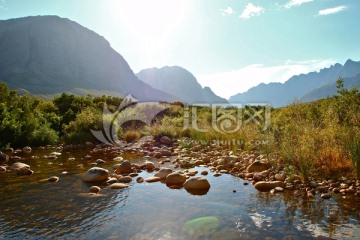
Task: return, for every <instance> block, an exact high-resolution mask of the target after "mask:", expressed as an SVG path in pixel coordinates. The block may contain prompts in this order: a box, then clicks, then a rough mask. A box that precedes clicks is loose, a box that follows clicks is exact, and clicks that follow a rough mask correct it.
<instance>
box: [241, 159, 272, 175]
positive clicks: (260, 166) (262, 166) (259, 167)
mask: <svg viewBox="0 0 360 240" xmlns="http://www.w3.org/2000/svg"><path fill="white" fill-rule="evenodd" d="M269 168H270V165H269V164H266V163H263V162H261V161H255V162H253V163H252V164H250V165H249V166H248V168H247V171H248V172H249V173H251V172H262V171H265V170H268V169H269Z"/></svg>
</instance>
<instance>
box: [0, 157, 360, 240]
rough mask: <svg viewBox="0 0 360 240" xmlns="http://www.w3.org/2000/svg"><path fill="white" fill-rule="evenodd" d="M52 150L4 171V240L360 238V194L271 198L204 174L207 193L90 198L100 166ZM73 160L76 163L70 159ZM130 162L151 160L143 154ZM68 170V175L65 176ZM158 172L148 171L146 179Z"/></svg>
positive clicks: (0, 211)
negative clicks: (91, 179) (53, 155)
mask: <svg viewBox="0 0 360 240" xmlns="http://www.w3.org/2000/svg"><path fill="white" fill-rule="evenodd" d="M47 153H49V151H35V152H34V154H35V155H37V156H39V158H38V159H34V160H32V159H27V160H23V161H22V162H25V163H27V164H29V165H30V166H31V169H32V170H34V171H35V173H34V174H33V175H32V176H30V177H19V176H17V175H15V174H13V173H5V174H0V239H53V238H61V239H73V238H77V239H132V240H135V239H142V240H145V239H264V238H266V237H272V238H274V239H315V238H316V237H318V236H326V237H331V238H335V239H346V238H348V239H359V237H358V236H360V224H359V223H360V200H359V199H358V198H355V197H343V196H340V195H339V196H336V197H334V198H332V199H330V200H323V199H320V198H319V197H316V198H314V199H310V200H309V199H306V198H303V197H301V196H300V197H296V196H294V195H293V194H292V192H285V193H281V194H275V195H271V194H269V193H260V192H258V191H257V190H255V189H254V188H253V186H252V185H251V184H249V185H248V186H244V185H243V183H244V180H242V179H240V178H237V177H233V176H231V175H222V176H220V177H217V178H215V177H212V174H211V173H210V174H209V175H207V176H205V177H206V178H207V179H208V180H209V182H210V184H211V189H210V190H209V192H208V193H207V194H206V195H191V194H189V193H188V192H187V191H186V190H185V189H170V188H168V187H167V186H166V185H165V184H163V183H161V182H156V183H142V184H139V183H136V181H133V182H131V183H130V187H129V188H127V189H122V190H112V189H109V188H105V186H102V189H101V191H100V193H99V194H96V195H89V186H91V185H88V184H86V183H84V182H83V181H82V180H81V176H82V175H83V174H84V173H85V172H86V171H87V170H88V169H89V168H90V167H92V166H91V162H93V161H82V160H80V159H81V157H83V156H85V155H86V152H82V151H78V152H75V153H72V154H71V155H65V156H61V157H60V158H58V159H56V160H49V159H45V158H43V156H44V155H45V154H47ZM71 156H74V157H76V159H77V160H75V161H68V160H67V159H68V158H69V157H71ZM125 157H126V158H127V159H129V158H130V159H131V160H132V161H134V162H139V163H141V162H144V160H143V159H142V157H136V156H125ZM103 159H104V158H103ZM110 159H112V157H111V158H110ZM105 160H106V158H105ZM154 162H155V163H157V161H156V160H154ZM115 163H116V162H113V161H107V163H106V164H103V165H101V167H104V168H107V169H109V170H111V169H112V166H113V165H114V164H115ZM10 164H11V162H10ZM79 164H82V165H83V167H81V165H80V166H79ZM157 164H158V163H157ZM169 166H170V165H169ZM196 169H197V170H199V172H201V171H202V170H207V169H205V168H202V167H198V168H196ZM63 171H67V172H68V174H66V175H62V174H61V173H62V172H63ZM153 174H154V173H147V172H142V173H140V176H142V177H144V178H146V177H148V176H152V175H153ZM54 175H56V176H58V177H60V180H59V181H58V182H56V183H50V182H47V181H41V180H42V179H46V178H48V177H51V176H54ZM134 180H135V179H134ZM234 189H235V190H236V192H235V193H234V192H233V190H234ZM194 219H195V220H194ZM192 220H193V221H192ZM189 221H191V222H190V223H189ZM187 222H188V224H186V223H187Z"/></svg>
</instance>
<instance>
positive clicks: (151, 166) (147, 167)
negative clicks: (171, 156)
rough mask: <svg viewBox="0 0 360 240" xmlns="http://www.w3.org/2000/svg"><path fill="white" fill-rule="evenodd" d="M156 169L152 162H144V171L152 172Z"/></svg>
mask: <svg viewBox="0 0 360 240" xmlns="http://www.w3.org/2000/svg"><path fill="white" fill-rule="evenodd" d="M155 168H156V167H155V164H154V163H152V162H149V161H146V162H145V169H146V170H149V171H152V170H154V169H155Z"/></svg>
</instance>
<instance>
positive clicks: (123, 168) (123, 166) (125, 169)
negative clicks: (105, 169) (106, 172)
mask: <svg viewBox="0 0 360 240" xmlns="http://www.w3.org/2000/svg"><path fill="white" fill-rule="evenodd" d="M114 169H115V173H117V174H123V173H131V172H132V168H131V163H130V162H129V161H127V160H125V161H124V162H122V163H120V164H116V165H114Z"/></svg>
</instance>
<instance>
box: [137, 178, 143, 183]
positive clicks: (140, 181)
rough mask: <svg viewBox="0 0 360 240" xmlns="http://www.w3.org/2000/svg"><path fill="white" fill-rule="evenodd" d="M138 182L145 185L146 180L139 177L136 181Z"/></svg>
mask: <svg viewBox="0 0 360 240" xmlns="http://www.w3.org/2000/svg"><path fill="white" fill-rule="evenodd" d="M136 182H137V183H143V182H144V178H143V177H138V178H137V179H136Z"/></svg>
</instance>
